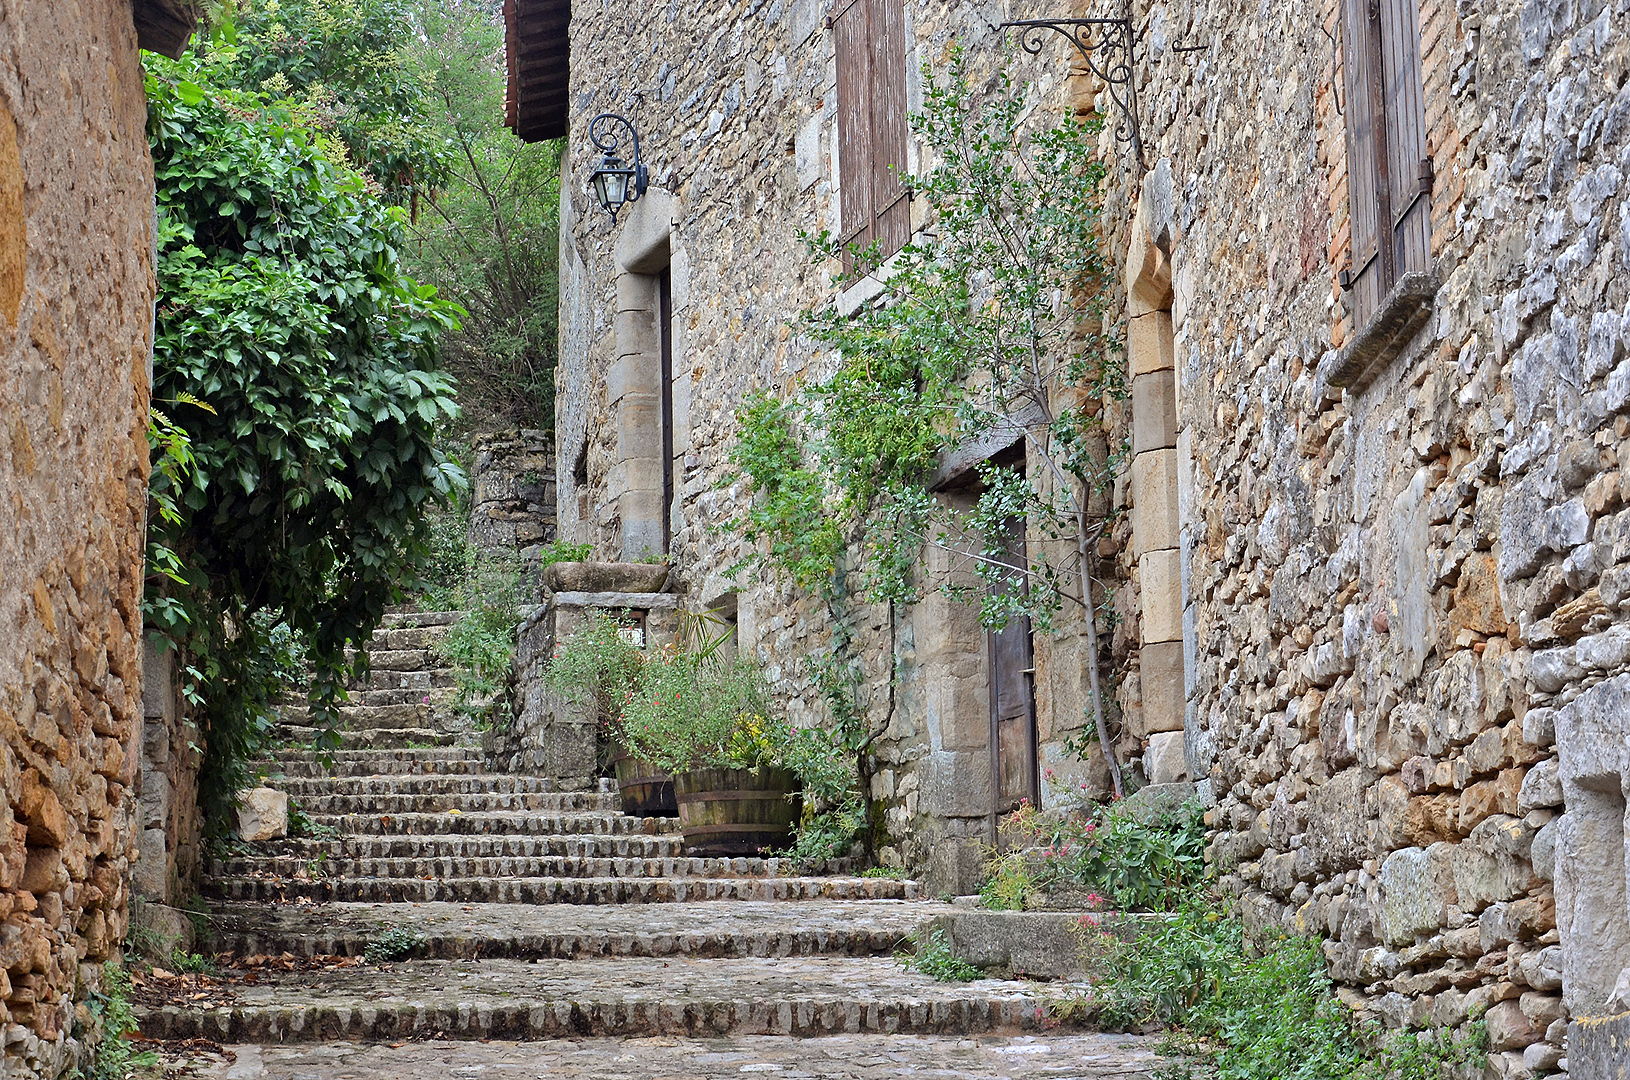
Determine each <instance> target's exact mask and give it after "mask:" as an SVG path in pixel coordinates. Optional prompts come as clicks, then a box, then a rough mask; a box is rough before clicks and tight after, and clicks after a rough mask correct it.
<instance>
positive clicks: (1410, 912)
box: [1381, 844, 1454, 946]
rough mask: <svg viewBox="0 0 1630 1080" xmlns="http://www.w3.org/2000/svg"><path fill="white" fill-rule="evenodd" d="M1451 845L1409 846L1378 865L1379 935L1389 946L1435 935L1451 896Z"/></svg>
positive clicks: (1452, 874)
mask: <svg viewBox="0 0 1630 1080" xmlns="http://www.w3.org/2000/svg"><path fill="white" fill-rule="evenodd" d="M1453 888H1454V872H1453V868H1452V866H1451V863H1450V845H1448V844H1433V845H1432V846H1431V847H1430V848H1418V847H1408V848H1404V849H1403V850H1401V851H1395V852H1393V853H1392V854H1391V855H1388V856H1387V859H1386V861H1385V862H1383V863H1382V864H1381V936H1382V940H1383V941H1385V942H1386V943H1387V944H1388V945H1393V946H1398V945H1410V944H1413V943H1414V941H1415V939H1416V938H1417V937H1418V936H1423V935H1430V934H1434V933H1436V932H1437V931H1438V930H1439V929H1441V928H1442V926H1443V925H1444V922H1445V921H1446V918H1447V915H1448V907H1449V903H1450V900H1451V898H1452V897H1453V895H1454V892H1453Z"/></svg>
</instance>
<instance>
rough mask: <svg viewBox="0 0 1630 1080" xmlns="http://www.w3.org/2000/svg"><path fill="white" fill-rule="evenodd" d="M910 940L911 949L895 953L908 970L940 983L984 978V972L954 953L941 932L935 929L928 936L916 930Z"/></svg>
mask: <svg viewBox="0 0 1630 1080" xmlns="http://www.w3.org/2000/svg"><path fill="white" fill-rule="evenodd" d="M908 940H909V941H910V942H911V949H910V950H909V951H908V950H906V949H901V950H899V951H898V952H896V953H895V954H894V959H895V962H896V963H898V964H899V965H900V966H901V967H903V968H905V969H906V970H907V971H915V972H917V973H918V974H921V975H927V976H928V977H929V978H931V979H936V980H938V981H939V982H972V981H973V980H975V979H982V978H984V977H985V973H984V972H983V971H980V970H979V969H978V968H976V967H974V966H973V965H972V964H970V963H968V962H967V961H966V960H963V959H961V958H960V957H958V956H957V955H956V953H954V952H953V951H952V950H951V943H950V941H949V940H947V939H946V936H945V931H944V930H942V929H935V930H933V931H932V932H931V933H929V934H927V935H924V934H922V933H921V932H920V931H916V932H913V933H912V934H911V936H910V938H908Z"/></svg>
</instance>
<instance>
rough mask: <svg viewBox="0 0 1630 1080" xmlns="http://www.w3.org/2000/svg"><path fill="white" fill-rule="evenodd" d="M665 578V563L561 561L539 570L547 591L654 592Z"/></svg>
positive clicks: (666, 573)
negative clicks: (541, 570) (541, 572)
mask: <svg viewBox="0 0 1630 1080" xmlns="http://www.w3.org/2000/svg"><path fill="white" fill-rule="evenodd" d="M667 580H668V566H667V564H666V563H626V562H564V563H554V564H553V565H550V566H546V567H544V570H543V585H544V587H545V588H546V589H548V590H549V591H550V592H573V593H575V592H588V593H593V592H619V593H658V592H661V591H662V586H663V584H664V583H665V582H666V581H667Z"/></svg>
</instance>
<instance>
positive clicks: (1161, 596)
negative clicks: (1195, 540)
mask: <svg viewBox="0 0 1630 1080" xmlns="http://www.w3.org/2000/svg"><path fill="white" fill-rule="evenodd" d="M1180 575H1181V568H1180V567H1179V565H1178V553H1177V550H1176V549H1175V548H1171V549H1167V550H1164V551H1149V552H1145V553H1144V555H1143V557H1142V558H1141V559H1139V560H1138V585H1139V600H1140V602H1141V606H1142V609H1143V644H1144V645H1151V644H1155V643H1157V642H1161V641H1182V640H1183V591H1182V582H1181V580H1180Z"/></svg>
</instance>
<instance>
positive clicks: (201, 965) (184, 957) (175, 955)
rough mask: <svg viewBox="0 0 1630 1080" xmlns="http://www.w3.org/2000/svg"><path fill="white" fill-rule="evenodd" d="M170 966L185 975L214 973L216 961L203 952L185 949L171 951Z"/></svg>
mask: <svg viewBox="0 0 1630 1080" xmlns="http://www.w3.org/2000/svg"><path fill="white" fill-rule="evenodd" d="M170 966H171V967H173V968H175V969H176V970H177V971H179V972H181V973H183V974H185V975H214V974H215V962H214V961H213V960H211V959H210V958H209V957H207V956H205V955H204V954H203V953H190V952H187V951H186V950H185V949H172V950H171V951H170Z"/></svg>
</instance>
